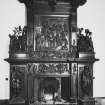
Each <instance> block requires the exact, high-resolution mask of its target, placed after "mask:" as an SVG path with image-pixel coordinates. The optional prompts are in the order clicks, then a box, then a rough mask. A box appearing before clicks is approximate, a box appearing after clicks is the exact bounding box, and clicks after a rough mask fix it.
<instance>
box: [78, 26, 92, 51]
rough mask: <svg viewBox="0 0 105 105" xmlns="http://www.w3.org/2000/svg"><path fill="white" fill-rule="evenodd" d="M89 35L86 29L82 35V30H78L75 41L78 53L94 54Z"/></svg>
mask: <svg viewBox="0 0 105 105" xmlns="http://www.w3.org/2000/svg"><path fill="white" fill-rule="evenodd" d="M91 34H92V33H91V32H90V31H89V30H88V29H85V34H83V28H80V29H79V33H78V41H77V46H78V51H79V52H94V48H93V42H92V37H91Z"/></svg>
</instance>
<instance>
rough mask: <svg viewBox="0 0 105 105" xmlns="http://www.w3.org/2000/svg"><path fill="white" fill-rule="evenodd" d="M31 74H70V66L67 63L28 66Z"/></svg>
mask: <svg viewBox="0 0 105 105" xmlns="http://www.w3.org/2000/svg"><path fill="white" fill-rule="evenodd" d="M28 65H29V72H30V73H32V74H40V73H42V74H47V73H57V74H62V73H69V64H67V63H40V64H35V63H33V64H28Z"/></svg>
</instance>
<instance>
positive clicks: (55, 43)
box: [34, 15, 70, 51]
mask: <svg viewBox="0 0 105 105" xmlns="http://www.w3.org/2000/svg"><path fill="white" fill-rule="evenodd" d="M34 19H35V20H34V22H35V23H34V50H35V51H41V50H42V51H43V50H44V51H46V50H49V51H69V44H70V42H69V38H70V35H69V34H70V32H69V17H68V16H58V17H57V16H56V15H55V16H38V15H37V16H35V18H34Z"/></svg>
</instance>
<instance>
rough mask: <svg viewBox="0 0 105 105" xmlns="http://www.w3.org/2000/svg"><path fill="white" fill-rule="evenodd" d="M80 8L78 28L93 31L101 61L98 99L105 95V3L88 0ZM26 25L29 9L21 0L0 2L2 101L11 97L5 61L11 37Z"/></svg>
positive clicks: (96, 83) (97, 70) (96, 86)
mask: <svg viewBox="0 0 105 105" xmlns="http://www.w3.org/2000/svg"><path fill="white" fill-rule="evenodd" d="M87 1H88V2H87V3H86V4H85V5H84V6H82V7H80V8H79V9H78V27H84V28H89V29H90V31H92V32H93V41H94V47H95V52H96V57H97V58H99V59H100V61H99V62H96V63H95V64H94V76H95V80H94V96H95V97H104V96H105V84H104V80H105V47H104V46H105V35H104V30H105V27H104V26H105V20H104V19H105V11H104V10H105V0H87ZM18 25H22V26H24V25H25V7H24V5H23V4H20V3H19V2H18V1H17V0H0V34H1V35H0V99H8V98H9V81H6V80H5V78H9V64H8V63H7V62H5V61H4V58H7V57H8V45H9V37H8V34H9V33H12V30H13V29H14V27H15V26H18Z"/></svg>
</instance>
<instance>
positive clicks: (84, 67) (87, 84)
mask: <svg viewBox="0 0 105 105" xmlns="http://www.w3.org/2000/svg"><path fill="white" fill-rule="evenodd" d="M78 69H79V80H78V82H79V93H78V94H79V97H89V96H90V97H91V96H92V95H93V91H92V90H93V70H92V65H91V64H79V66H78Z"/></svg>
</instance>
